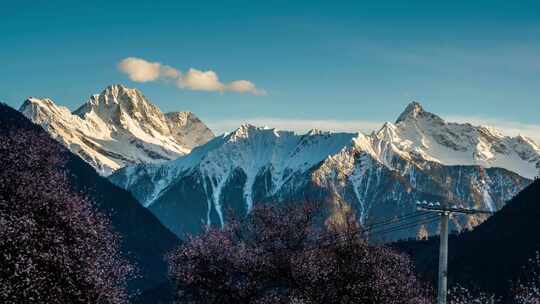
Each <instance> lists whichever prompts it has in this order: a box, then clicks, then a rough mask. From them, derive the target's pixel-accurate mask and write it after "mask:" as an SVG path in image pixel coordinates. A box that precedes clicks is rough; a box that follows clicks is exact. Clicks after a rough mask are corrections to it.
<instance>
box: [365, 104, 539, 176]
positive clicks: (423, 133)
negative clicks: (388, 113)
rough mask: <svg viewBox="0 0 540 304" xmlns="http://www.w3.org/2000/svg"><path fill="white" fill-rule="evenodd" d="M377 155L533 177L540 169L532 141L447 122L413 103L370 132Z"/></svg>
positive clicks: (389, 162) (387, 163)
mask: <svg viewBox="0 0 540 304" xmlns="http://www.w3.org/2000/svg"><path fill="white" fill-rule="evenodd" d="M371 136H372V138H373V142H374V144H373V148H374V149H375V153H376V155H377V157H378V158H379V159H380V160H381V161H383V162H384V163H385V164H386V165H388V166H391V158H392V157H394V156H396V155H397V156H399V157H402V158H405V159H408V160H410V161H417V163H419V162H423V161H432V162H438V163H441V164H444V165H479V166H483V167H486V168H490V167H499V168H505V169H508V170H510V171H513V172H516V173H518V174H519V175H521V176H523V177H526V178H531V179H532V178H534V177H535V176H536V175H538V172H539V169H540V148H539V147H538V146H537V145H536V143H534V141H533V140H531V139H529V138H526V137H523V136H517V137H509V136H505V135H503V134H502V133H501V132H499V131H497V130H495V129H493V128H490V127H486V126H479V127H477V126H472V125H470V124H458V123H449V122H446V121H444V120H443V119H441V118H440V117H439V116H437V115H435V114H432V113H429V112H426V111H424V109H423V108H422V106H421V105H420V104H419V103H417V102H413V103H411V104H409V105H408V106H407V108H406V109H405V111H404V112H403V113H402V114H401V115H400V116H399V118H398V120H397V121H396V123H395V124H392V123H386V124H385V125H384V126H383V127H382V128H381V129H380V130H379V131H378V132H376V133H374V134H372V135H371Z"/></svg>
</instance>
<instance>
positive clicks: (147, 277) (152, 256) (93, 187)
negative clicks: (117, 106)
mask: <svg viewBox="0 0 540 304" xmlns="http://www.w3.org/2000/svg"><path fill="white" fill-rule="evenodd" d="M20 130H33V131H36V132H45V131H44V130H42V129H41V127H39V126H37V125H34V124H33V123H31V122H30V121H29V120H28V119H26V118H25V117H24V116H23V115H22V114H21V113H19V112H18V111H16V110H14V109H12V108H10V107H8V106H6V105H4V104H1V103H0V132H2V133H3V134H7V133H9V132H15V131H20ZM51 141H53V139H52V138H51ZM55 143H56V142H55ZM28 145H32V143H31V142H29V143H28ZM57 146H58V153H62V154H64V155H65V156H66V157H67V159H68V161H67V166H66V168H65V170H66V173H67V174H68V176H69V177H70V180H71V184H72V186H73V188H74V190H77V191H80V192H83V193H84V194H85V195H86V196H87V197H88V198H89V199H90V200H91V201H92V202H93V203H95V207H96V209H97V210H99V211H101V212H103V213H105V214H107V215H109V217H110V220H111V224H112V226H113V229H114V230H115V231H116V232H117V233H119V235H120V237H121V240H122V243H121V250H122V253H123V254H124V255H125V256H126V257H127V258H128V260H129V261H130V262H132V263H133V264H135V265H136V267H137V268H138V270H139V275H138V277H136V278H135V279H133V280H131V282H130V284H129V287H130V290H131V291H132V293H135V292H136V291H137V290H140V291H144V290H146V289H148V290H153V289H156V288H160V289H162V290H166V289H167V286H168V279H167V264H166V263H165V261H164V259H163V257H164V255H165V254H166V253H167V252H168V251H169V250H171V249H172V248H174V247H175V246H176V245H178V239H177V237H176V236H175V235H174V234H172V233H171V232H170V231H169V230H168V229H167V228H165V227H164V226H163V225H162V224H161V223H160V222H159V221H158V220H157V218H156V217H155V216H154V215H152V213H150V212H149V211H148V210H147V209H146V208H144V207H142V206H141V205H140V204H139V203H138V202H137V201H136V200H135V199H134V198H133V197H132V195H131V194H130V193H129V192H127V191H125V190H123V189H120V188H118V187H116V186H115V185H113V184H112V183H110V182H109V181H108V180H107V179H105V178H103V177H101V176H99V175H98V174H97V173H96V172H95V171H94V169H93V168H92V167H91V166H90V165H88V164H87V163H86V162H84V161H83V160H82V159H80V158H79V157H78V156H76V155H74V154H72V153H71V152H69V151H68V150H67V149H65V148H64V147H63V146H62V145H61V144H59V143H58V144H57Z"/></svg>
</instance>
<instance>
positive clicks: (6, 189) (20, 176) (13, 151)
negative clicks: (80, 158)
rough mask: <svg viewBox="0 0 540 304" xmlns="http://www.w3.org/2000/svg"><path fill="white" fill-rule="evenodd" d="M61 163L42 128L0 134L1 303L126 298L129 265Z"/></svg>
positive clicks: (106, 225) (104, 221)
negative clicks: (73, 185)
mask: <svg viewBox="0 0 540 304" xmlns="http://www.w3.org/2000/svg"><path fill="white" fill-rule="evenodd" d="M63 164H64V161H63V157H62V151H61V150H60V149H59V148H58V145H56V144H55V143H54V142H52V141H51V140H50V138H48V137H47V135H46V134H44V133H42V132H35V131H19V132H17V133H9V132H3V133H0V303H124V302H127V294H126V291H125V282H126V279H127V277H128V276H129V275H130V273H131V272H132V268H131V266H129V265H128V264H127V263H126V262H125V261H124V260H123V259H122V258H121V257H120V255H119V251H118V238H117V236H116V235H115V234H113V233H112V232H111V230H110V226H109V223H108V221H107V219H106V218H105V217H104V216H103V215H101V214H99V213H97V212H94V211H93V210H92V208H91V204H90V202H89V201H88V200H87V199H86V198H85V197H84V196H82V195H81V194H78V193H75V192H73V191H72V190H71V189H70V184H69V182H68V179H67V178H66V176H65V175H64V173H63V171H62V170H61V168H62V166H63Z"/></svg>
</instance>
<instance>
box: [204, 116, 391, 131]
mask: <svg viewBox="0 0 540 304" xmlns="http://www.w3.org/2000/svg"><path fill="white" fill-rule="evenodd" d="M244 123H249V124H252V125H255V126H261V127H262V126H267V127H271V128H276V129H278V130H288V131H295V132H298V133H305V132H307V131H309V130H311V129H320V130H324V131H332V132H352V133H356V132H363V133H370V132H372V131H374V130H378V129H379V128H380V127H381V126H382V125H383V122H380V121H359V120H325V119H285V118H272V117H254V118H245V119H225V120H215V121H210V122H209V123H208V125H209V127H210V128H211V129H212V130H213V131H214V132H215V133H216V134H221V133H224V132H231V131H234V130H235V129H237V128H238V127H239V126H240V125H242V124H244Z"/></svg>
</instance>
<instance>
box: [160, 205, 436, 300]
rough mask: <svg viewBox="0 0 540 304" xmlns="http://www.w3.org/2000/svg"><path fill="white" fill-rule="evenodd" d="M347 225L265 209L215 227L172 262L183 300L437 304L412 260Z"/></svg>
mask: <svg viewBox="0 0 540 304" xmlns="http://www.w3.org/2000/svg"><path fill="white" fill-rule="evenodd" d="M342 220H343V218H342ZM345 222H347V223H345V225H342V226H343V227H345V228H346V229H336V227H338V226H339V225H336V223H335V222H334V223H332V225H321V217H320V216H319V208H317V207H316V206H315V205H313V204H296V205H286V206H282V207H276V206H268V205H258V206H256V207H255V208H254V209H253V210H252V211H251V213H250V215H249V216H247V217H246V218H243V219H237V218H234V217H233V219H232V220H230V221H229V222H228V224H226V226H225V227H224V228H223V229H217V228H208V229H207V230H206V231H205V232H204V233H203V234H201V235H199V236H192V237H189V239H188V240H187V242H186V243H185V244H184V245H183V246H181V247H180V248H179V249H177V250H176V251H174V252H173V253H171V255H170V257H169V260H170V264H171V270H170V273H171V276H172V278H173V280H174V281H175V282H176V283H177V286H178V301H179V302H180V303H313V304H315V303H362V304H398V303H399V304H407V303H410V304H413V303H414V304H422V303H430V300H431V299H430V298H429V297H428V296H427V294H430V292H427V291H426V288H424V286H422V285H421V284H420V283H419V282H418V280H417V279H416V277H415V276H414V274H413V272H412V270H411V264H410V262H409V260H408V259H407V258H406V257H405V256H403V255H400V254H397V253H395V252H393V251H391V250H389V249H387V248H385V247H381V246H371V245H368V244H367V243H366V242H364V241H363V240H362V238H361V233H360V228H359V227H357V226H356V225H352V224H351V223H348V222H349V220H345ZM327 224H328V223H327ZM328 226H331V227H332V228H333V229H323V228H321V227H328Z"/></svg>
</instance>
